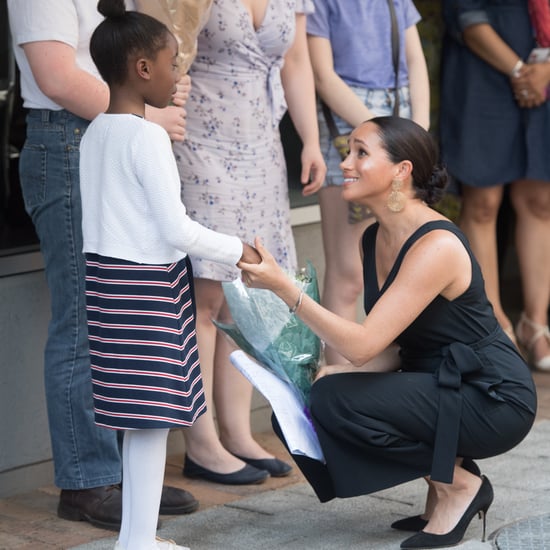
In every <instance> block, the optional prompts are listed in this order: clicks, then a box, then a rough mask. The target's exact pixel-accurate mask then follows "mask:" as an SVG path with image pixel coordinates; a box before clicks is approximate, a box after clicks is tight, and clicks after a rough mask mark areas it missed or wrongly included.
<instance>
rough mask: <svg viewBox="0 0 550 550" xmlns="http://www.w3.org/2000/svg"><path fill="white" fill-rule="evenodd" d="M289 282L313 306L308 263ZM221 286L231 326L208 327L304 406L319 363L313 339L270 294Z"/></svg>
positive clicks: (313, 281) (315, 292)
mask: <svg viewBox="0 0 550 550" xmlns="http://www.w3.org/2000/svg"><path fill="white" fill-rule="evenodd" d="M294 281H295V284H296V286H297V287H298V288H300V289H302V290H303V291H304V294H307V295H308V296H309V297H310V298H312V299H313V300H315V301H316V302H319V285H318V282H317V273H316V271H315V268H314V267H313V265H312V264H311V263H310V262H308V263H307V267H306V268H305V269H303V270H301V271H300V272H299V273H298V274H296V275H295V276H294ZM222 286H223V291H224V294H225V298H226V300H227V304H228V306H229V309H230V311H231V315H232V317H233V321H234V323H233V324H224V323H219V322H217V321H214V323H215V325H216V326H217V327H218V328H219V329H220V330H222V331H223V332H225V333H226V334H227V335H228V336H230V337H231V339H232V340H233V341H234V342H235V344H236V345H237V346H238V347H239V348H241V349H242V350H243V351H244V352H246V353H248V354H249V355H250V356H252V357H253V358H254V359H256V360H257V361H258V362H259V363H260V364H261V365H262V366H264V367H265V368H267V369H269V370H270V371H272V372H273V373H274V374H276V375H277V376H278V377H279V378H281V379H282V380H284V381H285V382H287V383H288V384H289V385H290V386H291V387H292V388H294V390H295V391H296V393H297V394H298V396H299V398H300V399H301V400H302V402H303V404H304V406H307V404H308V403H309V392H310V389H311V384H312V383H313V380H314V378H315V374H316V373H317V369H318V368H319V361H320V357H321V341H320V339H319V337H318V336H316V335H315V334H314V333H313V332H312V331H311V329H310V328H309V327H307V326H306V325H305V324H304V323H302V321H300V319H299V318H298V317H297V316H296V315H294V314H292V313H290V311H289V309H288V307H287V305H286V304H285V303H284V302H283V301H282V300H281V299H280V298H278V297H277V296H276V295H275V294H273V293H272V292H271V291H270V290H263V289H256V288H247V287H246V286H244V284H243V283H242V281H241V280H240V279H236V280H235V281H233V282H231V283H222Z"/></svg>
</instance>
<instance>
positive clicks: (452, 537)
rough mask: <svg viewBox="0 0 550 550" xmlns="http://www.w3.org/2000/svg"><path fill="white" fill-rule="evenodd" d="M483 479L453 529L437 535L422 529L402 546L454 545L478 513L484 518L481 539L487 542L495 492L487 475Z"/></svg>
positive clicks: (436, 546)
mask: <svg viewBox="0 0 550 550" xmlns="http://www.w3.org/2000/svg"><path fill="white" fill-rule="evenodd" d="M481 479H482V481H481V487H480V488H479V490H478V492H477V493H476V496H475V497H474V499H473V500H472V502H471V503H470V505H469V506H468V508H466V511H465V512H464V514H463V515H462V517H461V518H460V520H459V522H458V523H457V524H456V525H455V527H454V528H453V529H452V530H451V531H449V532H448V533H445V534H444V535H435V534H433V533H425V532H424V531H420V533H417V534H416V535H413V536H412V537H409V538H408V539H407V540H404V541H403V542H402V543H401V548H404V549H405V548H408V549H413V548H445V547H446V546H454V545H455V544H458V543H459V542H460V541H461V540H462V539H463V538H464V533H466V529H467V528H468V526H469V525H470V523H471V521H472V519H473V518H474V517H475V516H476V515H478V516H479V517H480V518H481V519H482V520H483V533H482V539H481V541H482V542H485V534H486V522H487V510H489V507H490V506H491V504H492V502H493V498H494V493H493V487H492V485H491V482H490V481H489V480H488V479H487V478H486V477H485V476H481Z"/></svg>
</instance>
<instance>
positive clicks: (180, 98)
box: [172, 74, 191, 107]
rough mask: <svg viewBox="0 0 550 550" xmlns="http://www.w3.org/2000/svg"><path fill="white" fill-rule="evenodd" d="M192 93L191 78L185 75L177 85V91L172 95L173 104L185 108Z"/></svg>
mask: <svg viewBox="0 0 550 550" xmlns="http://www.w3.org/2000/svg"><path fill="white" fill-rule="evenodd" d="M190 92H191V77H190V76H189V75H188V74H184V75H183V76H182V77H181V78H180V79H179V80H178V82H177V84H176V91H175V92H174V95H172V104H173V105H175V106H176V107H183V106H184V105H185V103H186V102H187V99H188V97H189V93H190Z"/></svg>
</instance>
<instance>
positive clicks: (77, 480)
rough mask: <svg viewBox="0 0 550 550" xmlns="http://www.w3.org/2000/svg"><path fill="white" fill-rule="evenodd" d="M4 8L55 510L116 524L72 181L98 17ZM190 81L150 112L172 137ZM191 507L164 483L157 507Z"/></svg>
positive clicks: (99, 84) (49, 5)
mask: <svg viewBox="0 0 550 550" xmlns="http://www.w3.org/2000/svg"><path fill="white" fill-rule="evenodd" d="M129 4H130V2H127V5H128V8H129V9H131V6H130V5H129ZM8 11H9V19H10V27H11V34H12V37H13V42H14V50H15V57H16V61H17V64H18V66H19V69H20V72H21V92H22V96H23V100H24V106H25V107H26V108H28V109H29V114H28V117H27V137H26V142H25V145H24V147H23V150H22V152H21V157H20V179H21V186H22V191H23V197H24V201H25V208H26V210H27V212H28V213H29V215H30V216H31V218H32V221H33V223H34V226H35V228H36V232H37V234H38V236H39V239H40V247H41V250H42V254H43V256H44V261H45V265H46V277H47V281H48V286H49V289H50V294H51V308H52V310H51V315H52V316H51V321H50V325H49V331H48V341H47V344H46V350H45V385H46V401H47V407H48V419H49V426H50V435H51V441H52V450H53V461H54V467H55V483H56V485H57V486H58V487H60V488H61V494H60V500H59V507H58V515H59V516H60V517H62V518H65V519H70V520H86V521H89V522H90V523H91V524H93V525H96V526H98V527H103V528H108V529H114V530H118V529H119V527H120V521H121V508H122V504H121V503H122V499H121V490H120V483H121V459H120V454H119V446H118V442H117V436H116V432H115V431H114V430H108V429H105V428H100V427H98V426H96V425H95V422H94V410H93V402H92V384H91V376H90V372H91V370H90V357H89V350H88V333H87V325H86V307H85V295H84V274H85V264H84V255H83V253H82V228H81V219H82V213H81V204H80V184H79V144H80V139H81V138H82V135H83V134H84V132H85V130H86V127H87V125H88V123H89V121H90V120H91V119H93V118H94V117H95V116H96V115H97V114H99V113H101V112H103V111H105V110H106V108H107V106H108V102H109V92H108V88H107V86H106V85H105V83H104V82H103V81H102V80H101V79H100V77H99V74H98V73H97V70H96V68H95V65H94V63H93V61H92V59H91V57H90V53H89V49H88V45H89V39H90V36H91V34H92V32H93V30H94V29H95V27H96V26H97V25H98V24H99V23H100V22H101V20H102V17H101V15H100V14H99V13H98V11H97V8H96V2H95V1H91V0H52V1H49V2H35V1H33V0H8ZM188 86H189V84H188V80H187V81H185V82H182V83H181V84H180V85H178V92H177V93H176V95H175V97H174V105H173V106H170V107H167V108H166V109H162V110H159V109H154V108H150V109H149V110H148V111H147V117H148V118H149V119H151V120H153V121H155V122H158V123H159V124H161V125H162V126H163V127H164V128H165V129H166V130H167V131H168V133H169V134H170V137H171V138H172V139H173V140H180V141H181V140H183V137H184V132H185V111H184V109H183V103H184V101H185V97H186V94H187V93H188ZM197 507H198V502H197V501H196V500H195V498H194V497H193V496H192V495H191V494H190V493H188V492H187V491H184V490H181V489H176V488H173V487H164V488H163V493H162V501H161V507H160V513H161V514H162V513H165V514H185V513H189V512H193V511H194V510H196V509H197Z"/></svg>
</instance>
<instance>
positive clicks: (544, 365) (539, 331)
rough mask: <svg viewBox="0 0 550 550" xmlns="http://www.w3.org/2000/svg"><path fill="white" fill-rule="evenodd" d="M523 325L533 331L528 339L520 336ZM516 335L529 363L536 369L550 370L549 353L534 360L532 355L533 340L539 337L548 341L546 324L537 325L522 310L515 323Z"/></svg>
mask: <svg viewBox="0 0 550 550" xmlns="http://www.w3.org/2000/svg"><path fill="white" fill-rule="evenodd" d="M524 325H526V326H528V327H529V328H530V329H531V330H533V331H534V333H533V336H531V338H530V339H529V340H526V339H524V338H522V335H523V328H524ZM516 336H517V339H518V342H519V344H520V346H521V347H522V348H524V349H525V353H526V355H527V357H528V359H529V364H531V365H532V366H533V367H535V368H536V369H538V370H543V371H550V354H549V355H545V356H544V357H541V358H540V359H538V360H537V361H535V357H534V346H535V342H536V341H537V340H538V339H539V338H546V339H547V340H548V342H550V330H549V329H548V325H539V324H538V323H535V322H534V321H532V320H531V319H529V317H527V316H526V315H525V313H523V312H522V314H521V316H520V318H519V322H518V324H517V325H516Z"/></svg>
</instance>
